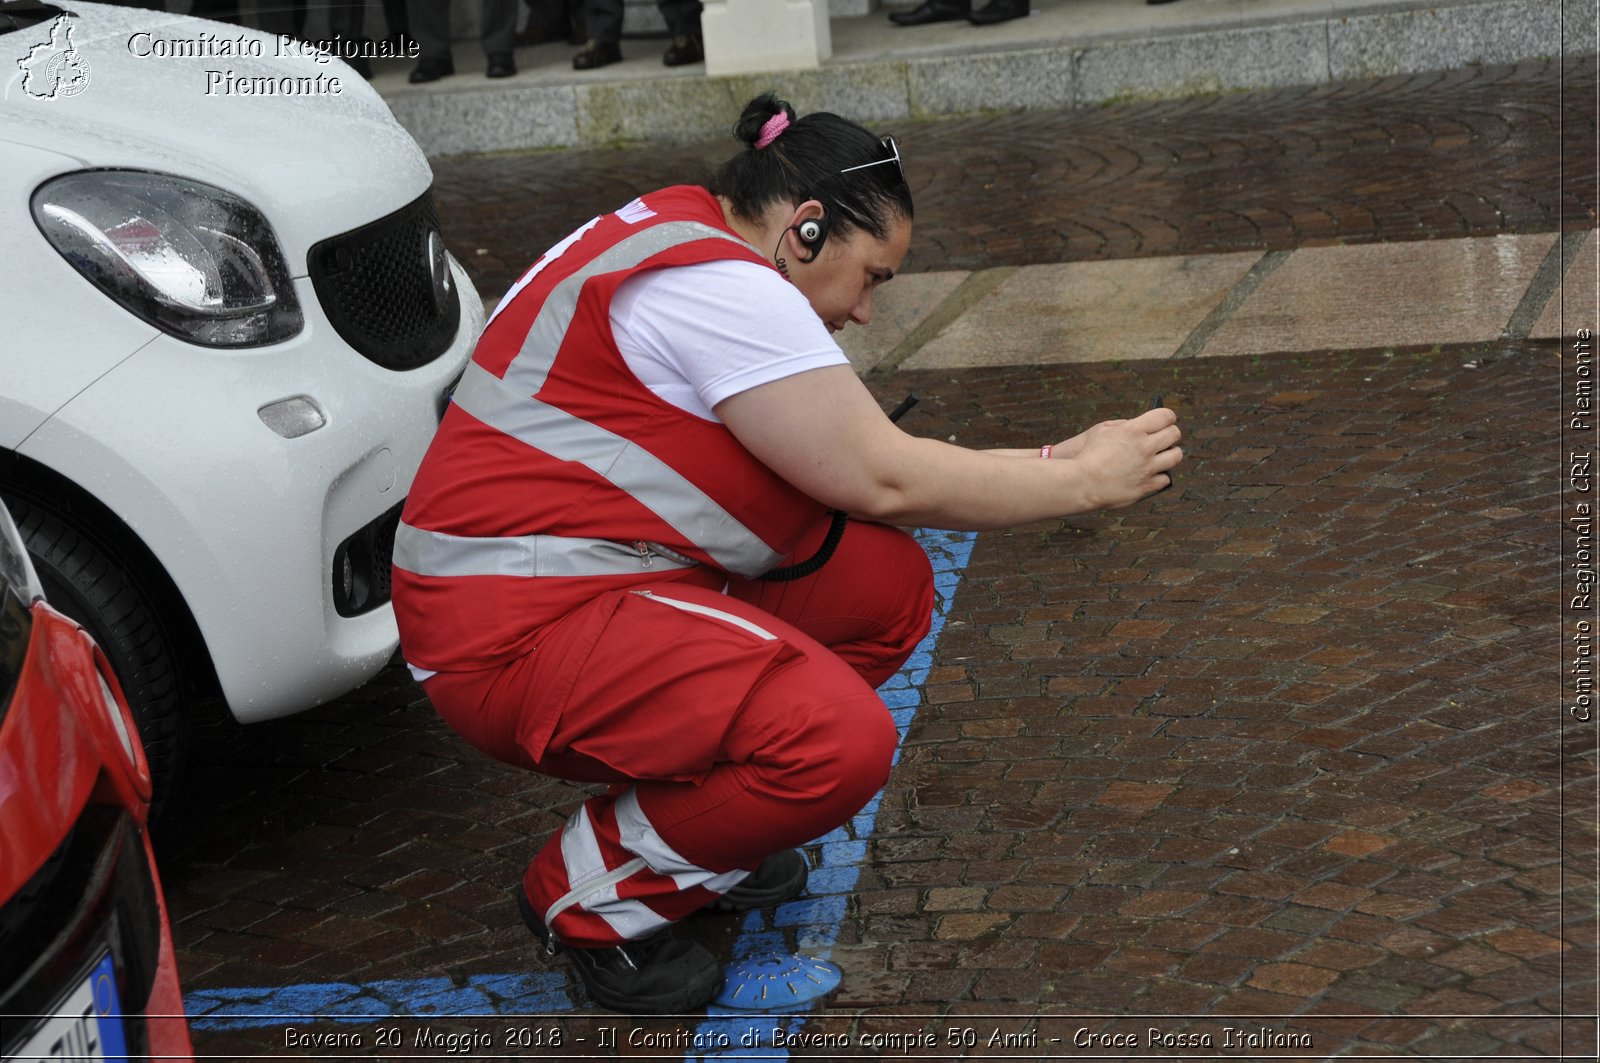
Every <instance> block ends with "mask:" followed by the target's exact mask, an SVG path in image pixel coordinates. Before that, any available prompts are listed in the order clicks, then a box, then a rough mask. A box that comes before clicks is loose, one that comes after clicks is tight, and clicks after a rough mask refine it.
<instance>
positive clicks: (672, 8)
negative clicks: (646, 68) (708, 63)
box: [656, 0, 706, 66]
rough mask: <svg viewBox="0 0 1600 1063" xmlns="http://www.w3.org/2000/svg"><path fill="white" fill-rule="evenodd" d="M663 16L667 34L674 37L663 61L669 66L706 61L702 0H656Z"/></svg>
mask: <svg viewBox="0 0 1600 1063" xmlns="http://www.w3.org/2000/svg"><path fill="white" fill-rule="evenodd" d="M656 7H657V8H659V9H660V11H661V17H662V18H664V19H666V21H667V36H669V37H671V38H672V44H671V45H670V46H668V48H667V50H666V53H665V54H664V55H662V57H661V61H662V62H663V63H665V64H666V65H667V66H683V65H685V64H687V63H700V62H704V61H705V58H706V51H705V46H704V45H703V44H702V43H701V42H702V40H703V38H702V36H701V33H700V10H701V5H700V0H656Z"/></svg>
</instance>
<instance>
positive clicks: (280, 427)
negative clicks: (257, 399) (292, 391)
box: [256, 395, 328, 439]
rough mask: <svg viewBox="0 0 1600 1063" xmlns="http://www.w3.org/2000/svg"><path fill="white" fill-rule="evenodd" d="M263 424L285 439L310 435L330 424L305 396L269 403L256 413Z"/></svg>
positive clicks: (314, 404) (315, 405)
mask: <svg viewBox="0 0 1600 1063" xmlns="http://www.w3.org/2000/svg"><path fill="white" fill-rule="evenodd" d="M256 416H257V417H260V418H261V423H262V424H264V425H266V426H267V427H268V428H270V429H272V430H273V431H274V432H276V433H278V434H279V435H280V436H282V437H283V438H285V439H298V438H300V437H301V436H303V435H309V434H310V433H312V432H315V431H316V430H317V429H319V428H321V427H322V426H323V425H325V424H327V423H328V419H327V418H326V417H324V416H323V415H322V411H321V410H319V409H318V408H317V404H316V403H314V402H312V401H311V400H310V399H308V398H306V397H305V396H304V395H296V396H295V397H294V398H292V399H279V400H278V401H277V402H269V403H267V405H265V406H263V407H261V409H259V410H257V411H256Z"/></svg>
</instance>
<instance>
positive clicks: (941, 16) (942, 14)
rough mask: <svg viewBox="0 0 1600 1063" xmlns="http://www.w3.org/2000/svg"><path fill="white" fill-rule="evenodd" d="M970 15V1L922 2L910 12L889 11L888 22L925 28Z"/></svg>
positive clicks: (936, 0) (942, 0)
mask: <svg viewBox="0 0 1600 1063" xmlns="http://www.w3.org/2000/svg"><path fill="white" fill-rule="evenodd" d="M971 13H972V0H923V3H922V6H921V7H918V8H915V9H913V10H911V11H891V12H889V21H890V22H893V23H894V24H895V25H896V26H926V25H928V24H929V23H931V22H954V21H956V20H957V19H963V18H966V17H967V16H968V15H970V14H971Z"/></svg>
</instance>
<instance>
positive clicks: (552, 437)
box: [408, 362, 783, 576]
mask: <svg viewBox="0 0 1600 1063" xmlns="http://www.w3.org/2000/svg"><path fill="white" fill-rule="evenodd" d="M452 401H454V402H455V403H456V405H458V406H460V407H461V408H462V409H463V410H465V411H466V412H467V413H469V414H471V415H472V416H474V417H476V418H477V419H478V420H480V421H482V422H483V423H484V424H487V425H490V426H491V427H493V428H496V429H498V430H499V431H501V432H504V433H505V434H506V435H508V436H511V437H512V438H514V439H518V440H521V441H522V442H523V443H526V444H528V445H529V446H531V447H535V448H537V449H539V450H542V451H544V452H545V453H546V454H549V455H551V456H552V457H555V458H559V459H561V460H562V461H572V462H578V463H579V464H582V465H585V466H587V467H588V468H590V469H592V470H593V471H594V472H595V473H596V474H598V475H599V476H602V477H604V478H605V479H607V480H609V481H610V482H611V483H612V484H613V485H614V486H615V487H616V488H617V489H618V490H620V491H623V492H625V493H627V494H628V495H629V496H631V497H632V498H633V499H634V500H635V501H637V502H639V503H640V504H641V505H643V506H646V507H647V508H649V509H650V511H651V512H653V513H654V514H655V515H656V516H658V517H660V518H661V519H662V520H663V521H665V522H666V523H667V524H668V525H670V526H671V527H672V528H673V530H675V531H676V532H677V533H678V534H679V535H682V536H683V537H684V538H685V539H687V540H688V541H689V542H691V543H694V544H695V545H697V546H699V547H700V548H701V549H702V550H704V551H705V552H706V553H707V554H709V555H710V556H711V558H712V559H713V560H714V561H716V563H717V564H718V565H720V566H722V567H723V568H725V569H727V570H728V571H730V572H737V573H738V574H740V575H741V576H759V575H760V574H761V573H763V572H765V571H767V570H768V569H770V568H772V567H773V566H774V565H776V564H777V563H778V562H779V561H781V560H783V556H782V555H781V554H779V553H777V552H775V551H773V550H772V549H771V548H770V547H768V546H767V544H766V543H764V542H763V541H762V540H761V538H760V536H758V535H756V533H755V532H753V531H751V530H750V529H749V528H746V527H745V526H744V525H743V524H742V523H740V522H739V520H738V519H737V518H736V517H734V516H733V514H731V513H729V512H728V511H727V510H725V509H723V508H722V507H721V506H720V505H718V504H717V503H716V501H715V500H713V499H712V498H711V497H710V496H709V495H707V494H706V493H705V492H704V491H702V490H700V489H699V488H698V487H696V486H695V485H694V484H693V483H691V482H690V481H689V480H688V479H686V478H685V477H684V476H683V475H682V474H681V473H679V472H678V471H677V470H676V469H674V468H672V466H670V465H668V464H667V463H666V462H664V461H662V460H661V459H660V458H657V457H656V456H655V455H653V454H651V453H649V452H648V451H646V450H644V449H643V448H642V447H639V446H637V445H635V444H634V443H633V442H632V441H631V440H629V439H626V438H624V437H623V436H619V435H617V434H616V433H615V432H611V431H608V430H606V429H604V428H601V427H600V426H598V425H595V424H591V423H590V422H588V421H585V420H583V419H582V418H581V417H574V416H573V415H572V414H570V413H567V412H566V411H565V410H561V409H557V408H556V407H554V406H551V405H550V404H548V403H545V402H541V401H539V400H538V399H535V398H532V397H530V396H528V395H523V394H519V393H518V392H517V391H515V390H513V389H511V388H509V387H507V386H506V384H505V382H504V381H502V380H500V379H499V378H497V377H496V376H495V375H494V374H492V373H490V372H489V371H488V370H487V369H484V368H483V367H482V366H480V365H478V364H477V363H476V362H469V363H468V364H467V370H466V372H465V373H464V374H463V375H462V377H461V383H460V384H459V385H457V387H456V391H455V395H454V396H453V398H452ZM408 571H409V570H408Z"/></svg>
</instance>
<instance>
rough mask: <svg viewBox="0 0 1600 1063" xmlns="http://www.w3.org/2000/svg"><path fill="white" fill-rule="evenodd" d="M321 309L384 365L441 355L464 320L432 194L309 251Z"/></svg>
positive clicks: (402, 365)
mask: <svg viewBox="0 0 1600 1063" xmlns="http://www.w3.org/2000/svg"><path fill="white" fill-rule="evenodd" d="M307 258H308V262H307V265H308V267H309V269H310V271H311V283H312V286H313V287H314V288H315V289H316V292H317V299H318V300H319V301H320V302H321V304H322V309H323V312H324V313H326V314H327V315H328V320H329V321H330V322H331V323H332V324H333V327H334V329H335V331H337V332H338V333H339V335H340V336H341V337H343V339H344V341H345V342H346V343H348V344H349V345H350V346H351V347H353V348H355V349H356V351H357V352H359V353H360V354H361V355H362V357H364V358H367V359H369V360H370V361H372V362H375V363H377V364H378V365H381V366H383V367H384V368H385V369H395V370H405V369H416V368H417V367H418V366H423V365H427V364H428V363H429V362H431V361H433V360H434V359H435V358H437V357H439V355H441V354H443V353H444V352H445V351H446V350H447V349H448V348H449V346H450V343H451V341H452V340H454V339H455V335H456V328H457V326H458V325H459V324H460V322H461V298H460V292H459V291H458V290H457V288H456V284H455V278H454V277H453V276H452V275H451V272H450V268H449V265H448V258H447V256H446V255H445V254H444V243H443V241H442V239H441V238H440V236H439V216H438V213H437V212H436V211H435V210H434V206H433V195H432V193H428V192H425V193H423V194H422V196H421V197H420V198H418V199H417V200H415V201H413V202H412V203H410V204H408V205H406V206H404V207H402V208H400V209H399V210H397V211H395V212H394V213H393V214H390V215H389V216H388V217H385V218H379V219H378V220H377V221H375V222H372V223H370V224H368V225H363V226H362V227H361V228H359V229H352V230H351V231H349V232H347V233H341V234H340V235H338V236H334V237H330V238H329V239H327V240H323V241H322V242H321V243H318V244H316V245H314V246H313V247H312V248H311V252H310V254H309V255H308V256H307Z"/></svg>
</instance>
